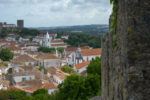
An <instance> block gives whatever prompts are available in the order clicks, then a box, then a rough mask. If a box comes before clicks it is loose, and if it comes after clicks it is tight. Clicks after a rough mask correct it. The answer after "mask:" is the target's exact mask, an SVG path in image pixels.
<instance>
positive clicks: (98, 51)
mask: <svg viewBox="0 0 150 100" xmlns="http://www.w3.org/2000/svg"><path fill="white" fill-rule="evenodd" d="M101 52H102V50H101V49H99V48H98V49H82V50H81V54H82V55H83V56H95V55H101Z"/></svg>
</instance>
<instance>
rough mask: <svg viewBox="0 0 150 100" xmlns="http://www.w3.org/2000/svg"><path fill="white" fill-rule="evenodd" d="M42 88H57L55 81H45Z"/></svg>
mask: <svg viewBox="0 0 150 100" xmlns="http://www.w3.org/2000/svg"><path fill="white" fill-rule="evenodd" d="M42 88H45V89H55V88H56V86H55V85H54V84H53V83H44V84H43V86H42Z"/></svg>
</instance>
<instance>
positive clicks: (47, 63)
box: [35, 53, 61, 68]
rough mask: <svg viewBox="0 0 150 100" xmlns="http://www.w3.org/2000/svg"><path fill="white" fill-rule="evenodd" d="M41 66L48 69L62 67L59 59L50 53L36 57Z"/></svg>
mask: <svg viewBox="0 0 150 100" xmlns="http://www.w3.org/2000/svg"><path fill="white" fill-rule="evenodd" d="M35 58H36V60H37V61H38V65H39V66H44V67H45V68H47V67H60V66H61V60H60V59H59V58H57V57H56V56H55V55H54V54H50V53H39V54H38V55H37V56H36V57H35Z"/></svg>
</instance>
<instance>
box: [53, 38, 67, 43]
mask: <svg viewBox="0 0 150 100" xmlns="http://www.w3.org/2000/svg"><path fill="white" fill-rule="evenodd" d="M58 42H64V40H62V39H55V40H52V41H51V43H58Z"/></svg>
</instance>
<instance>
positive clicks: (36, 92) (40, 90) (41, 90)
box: [33, 89, 48, 95]
mask: <svg viewBox="0 0 150 100" xmlns="http://www.w3.org/2000/svg"><path fill="white" fill-rule="evenodd" d="M38 94H48V91H47V90H46V89H39V90H37V91H35V92H34V93H33V95H38Z"/></svg>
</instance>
